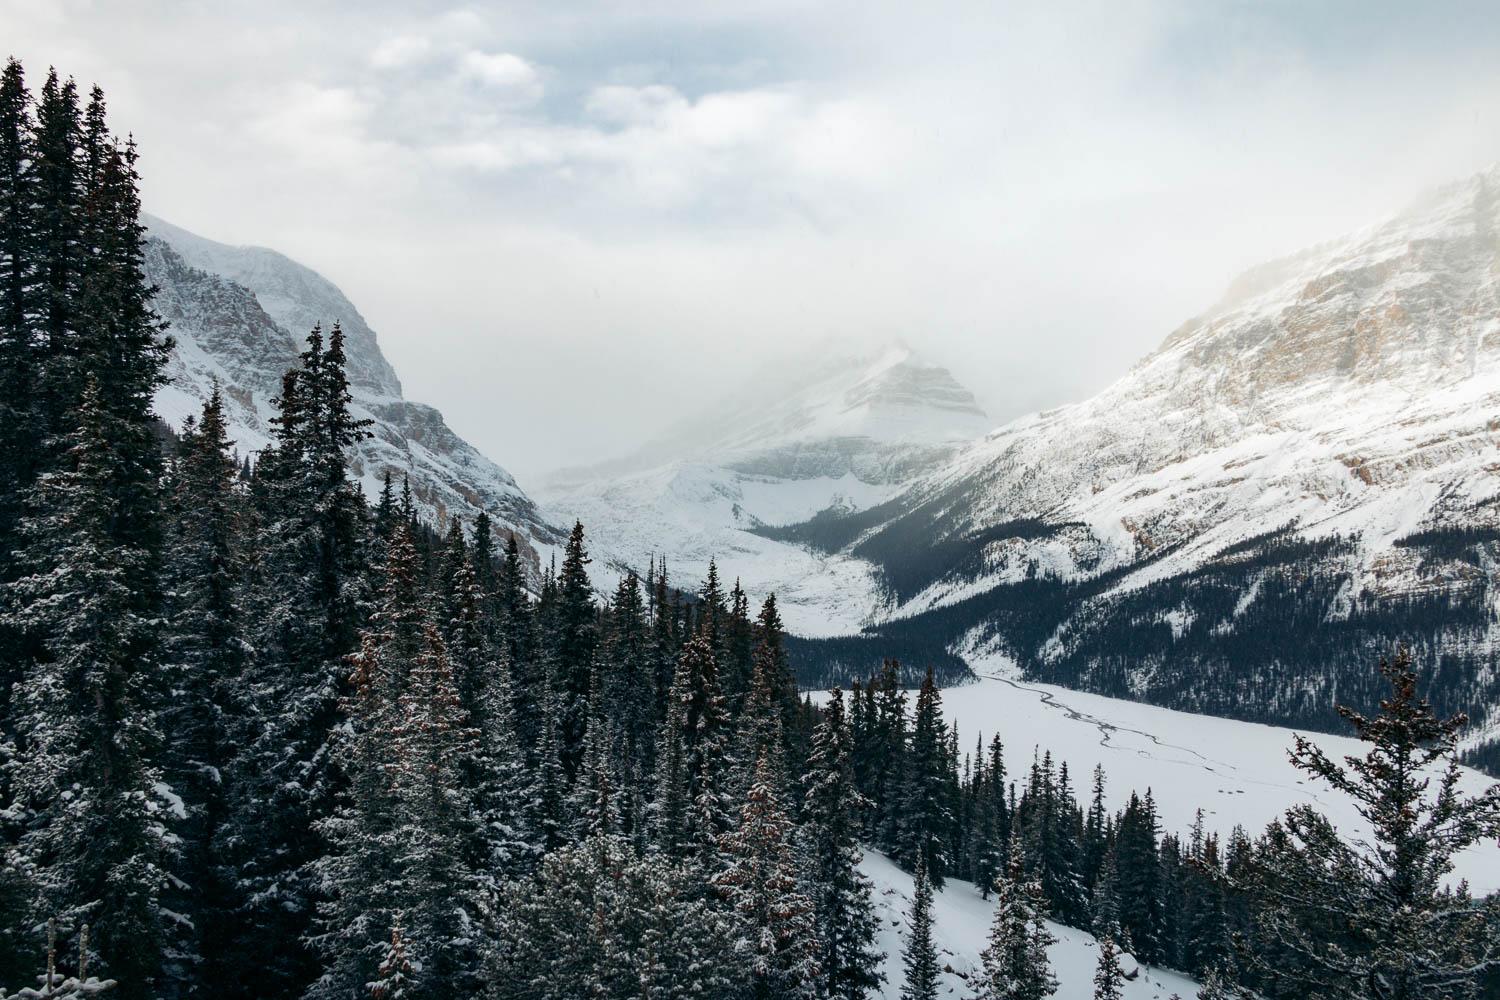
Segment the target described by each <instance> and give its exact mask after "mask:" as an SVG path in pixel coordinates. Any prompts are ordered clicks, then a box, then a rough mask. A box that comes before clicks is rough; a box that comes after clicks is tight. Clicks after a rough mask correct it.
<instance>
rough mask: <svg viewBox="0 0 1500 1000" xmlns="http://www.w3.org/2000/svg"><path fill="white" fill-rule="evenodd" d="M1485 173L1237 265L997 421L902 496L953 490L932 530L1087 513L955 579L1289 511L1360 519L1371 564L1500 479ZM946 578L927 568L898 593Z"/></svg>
mask: <svg viewBox="0 0 1500 1000" xmlns="http://www.w3.org/2000/svg"><path fill="white" fill-rule="evenodd" d="M1497 186H1500V168H1497V169H1496V170H1494V171H1492V172H1491V173H1490V174H1487V175H1483V176H1480V177H1477V178H1475V179H1474V180H1471V181H1468V182H1465V183H1462V184H1456V185H1453V186H1451V187H1449V188H1446V189H1443V190H1441V191H1439V192H1435V193H1434V194H1432V195H1430V196H1429V197H1427V198H1425V199H1423V200H1422V201H1421V202H1419V203H1418V204H1416V205H1414V206H1412V207H1411V208H1410V209H1408V210H1407V211H1406V212H1404V213H1402V214H1400V215H1398V216H1397V217H1395V218H1394V219H1392V220H1390V221H1389V222H1387V223H1385V224H1383V225H1380V226H1377V227H1374V228H1373V229H1371V230H1367V231H1364V232H1361V233H1357V234H1355V235H1353V236H1350V237H1347V238H1345V239H1343V240H1340V241H1337V242H1335V243H1332V244H1329V245H1326V246H1323V247H1318V248H1314V249H1311V250H1308V251H1305V252H1303V253H1302V254H1299V255H1296V256H1294V257H1291V258H1288V259H1286V260H1282V261H1277V262H1274V263H1272V264H1268V265H1265V266H1263V267H1261V268H1257V269H1256V270H1254V271H1252V272H1250V273H1249V274H1247V275H1244V276H1242V277H1241V278H1240V279H1238V280H1237V281H1236V282H1235V283H1234V284H1233V286H1231V288H1230V291H1229V293H1228V294H1227V295H1226V297H1225V299H1224V300H1223V301H1221V302H1220V303H1219V304H1218V305H1217V306H1215V307H1214V308H1213V309H1212V310H1211V311H1210V312H1208V313H1207V314H1206V315H1205V316H1203V317H1201V318H1198V319H1194V320H1190V321H1189V322H1188V323H1186V324H1184V325H1183V327H1181V328H1180V329H1179V330H1178V331H1176V332H1175V333H1173V334H1172V335H1171V336H1170V337H1168V338H1167V340H1166V341H1165V343H1163V345H1162V346H1161V347H1160V348H1159V349H1158V350H1157V351H1156V352H1154V353H1153V354H1152V355H1150V356H1149V357H1147V358H1145V359H1144V360H1143V361H1141V362H1140V363H1139V364H1138V365H1137V366H1136V367H1135V368H1134V369H1133V370H1132V371H1131V372H1130V373H1129V374H1127V375H1126V376H1125V377H1123V378H1122V379H1120V380H1119V381H1118V382H1116V383H1115V384H1113V385H1112V386H1110V387H1109V388H1108V389H1106V390H1105V391H1104V392H1102V393H1100V394H1099V395H1098V396H1096V397H1094V398H1092V399H1089V400H1086V401H1084V402H1081V403H1077V404H1074V405H1071V406H1066V407H1062V408H1060V409H1057V410H1051V411H1047V412H1043V413H1038V414H1033V415H1031V416H1028V417H1023V418H1021V419H1019V420H1016V421H1014V422H1012V423H1010V424H1007V425H1005V426H1004V427H1001V428H999V429H998V430H996V431H994V432H993V433H991V434H989V435H988V436H987V437H986V438H985V439H984V440H983V441H981V442H978V443H976V444H975V445H973V446H972V447H971V448H969V449H967V450H966V451H965V453H964V454H963V455H961V456H960V457H959V458H958V459H957V460H955V461H954V462H953V463H951V464H949V465H948V466H946V467H944V468H943V469H942V470H940V471H938V472H936V473H934V474H932V475H931V476H929V477H926V478H924V479H923V480H921V481H919V482H917V483H915V484H914V485H913V487H912V489H911V492H910V494H909V498H908V501H907V506H909V507H918V506H921V505H924V504H935V503H938V502H942V503H944V504H947V505H949V506H948V512H949V515H950V516H949V518H948V520H947V521H946V522H945V523H944V524H943V526H942V532H943V534H945V535H948V536H951V535H955V534H963V533H966V532H972V531H975V530H977V529H982V528H985V527H988V526H992V525H995V524H998V523H1003V522H1006V521H1012V520H1017V519H1023V518H1043V519H1046V520H1048V521H1050V522H1053V523H1055V524H1063V523H1072V524H1074V525H1080V526H1082V527H1084V528H1086V533H1084V534H1080V535H1078V536H1077V537H1075V538H1073V539H1071V540H1070V541H1069V543H1068V544H1067V545H1065V546H1064V547H1063V549H1061V550H1059V549H1058V548H1057V546H1055V545H1054V544H1052V539H1045V540H1039V541H1038V542H1037V544H1035V545H1030V546H1020V547H1015V548H1014V550H1013V551H1005V552H1001V551H999V549H1000V548H1001V547H1000V546H997V551H996V553H995V558H994V560H993V562H994V566H993V568H992V571H991V572H990V573H988V574H986V575H985V577H984V579H983V580H978V581H973V580H971V581H965V584H966V585H967V586H968V587H970V588H972V586H973V585H975V584H976V583H977V584H979V585H980V586H983V585H984V584H985V583H986V582H988V583H991V584H993V583H998V582H1003V581H1005V580H1008V579H1014V578H1016V576H1017V574H1019V573H1021V572H1024V570H1025V567H1026V566H1027V565H1028V562H1029V561H1030V560H1031V559H1032V558H1033V557H1035V558H1036V559H1037V561H1038V562H1039V563H1040V565H1041V567H1042V568H1043V569H1044V570H1045V571H1048V572H1053V573H1056V574H1059V575H1063V576H1067V575H1074V574H1085V575H1087V574H1097V573H1100V572H1104V571H1107V570H1109V569H1112V568H1115V567H1117V566H1120V565H1125V564H1129V563H1131V562H1133V561H1135V560H1137V559H1138V558H1139V557H1140V556H1141V555H1143V554H1149V553H1154V552H1160V551H1163V550H1166V549H1174V551H1173V554H1172V556H1171V558H1170V559H1168V560H1167V561H1165V562H1161V563H1157V564H1155V565H1154V566H1153V567H1152V570H1151V572H1152V573H1154V574H1157V575H1169V574H1172V573H1174V572H1180V571H1182V570H1183V569H1186V568H1189V567H1191V566H1192V565H1195V564H1197V563H1200V562H1202V561H1203V560H1205V559H1207V558H1209V557H1211V556H1212V555H1213V554H1214V553H1215V552H1216V551H1217V550H1219V549H1222V548H1223V547H1224V546H1226V545H1228V544H1230V543H1232V542H1235V541H1239V540H1241V539H1244V538H1248V537H1251V536H1253V535H1256V534H1260V533H1263V532H1267V531H1271V530H1274V529H1276V528H1279V527H1281V526H1283V525H1286V524H1288V523H1289V522H1295V523H1296V524H1297V525H1299V526H1300V527H1301V529H1302V531H1303V532H1304V533H1305V534H1306V535H1308V536H1312V537H1316V536H1321V535H1329V534H1332V533H1335V532H1341V533H1345V534H1349V533H1359V534H1360V535H1361V536H1362V537H1363V539H1364V541H1365V546H1366V547H1365V553H1366V558H1365V560H1364V563H1365V566H1366V567H1367V568H1368V567H1373V565H1374V563H1375V562H1376V561H1377V557H1378V556H1379V555H1380V554H1382V553H1386V552H1388V551H1389V548H1390V542H1391V541H1392V540H1393V539H1395V538H1397V537H1400V536H1402V535H1404V534H1408V533H1410V532H1411V531H1413V530H1414V529H1416V528H1417V527H1419V526H1424V525H1428V524H1431V523H1433V522H1435V521H1441V520H1443V519H1452V518H1455V517H1458V516H1463V515H1467V514H1468V513H1470V512H1471V511H1472V510H1473V508H1475V507H1476V506H1479V505H1483V504H1486V503H1487V502H1489V501H1491V500H1493V499H1494V498H1495V496H1496V495H1497V493H1500V433H1497V430H1500V425H1497V424H1496V423H1495V419H1494V418H1495V417H1496V414H1497V412H1500V336H1497V334H1500V281H1497V274H1500V240H1497V237H1496V228H1495V227H1496V225H1497V224H1500V218H1497V212H1496V208H1497V206H1496V202H1495V200H1494V197H1493V194H1492V192H1493V191H1494V190H1495V189H1496V187H1497ZM955 496H959V497H961V498H962V499H961V503H960V504H959V505H958V506H957V507H956V508H955V507H953V506H952V501H953V499H954V498H955ZM939 498H941V500H939ZM1486 516H1487V517H1489V518H1490V519H1491V520H1493V514H1487V515H1486ZM1138 582H1139V581H1138V580H1136V579H1134V578H1131V577H1127V578H1125V579H1124V580H1122V582H1121V584H1120V585H1121V586H1122V587H1129V586H1132V585H1134V584H1136V583H1138ZM957 589H959V588H956V587H954V586H953V582H952V581H942V580H938V581H933V583H932V585H931V586H930V587H929V588H928V589H926V590H925V591H923V592H922V593H921V594H920V595H918V596H917V597H916V598H914V599H913V600H912V601H911V602H910V603H909V606H908V610H918V609H920V608H923V607H927V606H930V605H932V604H934V603H941V602H943V601H946V600H951V599H952V598H953V597H954V596H955V593H956V590H957Z"/></svg>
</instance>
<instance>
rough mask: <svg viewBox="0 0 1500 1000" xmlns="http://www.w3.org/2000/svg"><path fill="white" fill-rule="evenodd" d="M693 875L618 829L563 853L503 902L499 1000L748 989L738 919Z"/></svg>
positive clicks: (681, 998) (695, 994)
mask: <svg viewBox="0 0 1500 1000" xmlns="http://www.w3.org/2000/svg"><path fill="white" fill-rule="evenodd" d="M731 917H732V915H731V914H729V913H726V912H725V910H724V908H723V907H722V906H721V905H719V904H717V903H711V902H710V901H709V900H707V899H705V898H703V897H702V895H701V894H700V893H697V892H695V891H694V887H693V886H692V885H691V884H690V883H689V881H688V876H687V873H686V872H684V871H683V870H682V869H681V868H680V867H677V866H674V865H671V864H669V863H665V862H664V861H661V860H658V859H653V858H646V859H642V858H640V857H638V856H637V855H636V854H635V852H634V851H633V850H631V848H630V845H629V843H628V842H627V841H626V840H625V839H623V838H621V837H618V836H594V837H590V838H589V839H587V840H585V841H583V842H582V843H579V844H575V845H570V846H567V847H564V848H562V849H560V850H557V851H554V852H552V853H551V854H549V855H547V857H546V858H545V859H544V860H543V862H542V865H541V868H540V870H539V871H538V872H537V876H536V878H535V879H525V880H522V881H519V882H516V883H513V884H512V885H511V886H509V887H508V889H507V891H506V894H505V897H504V898H503V899H502V900H501V902H500V905H499V906H498V907H497V908H496V926H495V930H494V933H493V935H492V936H491V940H492V941H493V943H494V949H493V953H492V955H491V956H490V960H489V965H488V969H489V972H488V975H487V980H488V992H489V995H490V996H492V997H494V998H495V1000H576V998H578V997H604V998H620V1000H625V998H635V997H641V998H650V1000H697V998H699V997H738V996H743V995H744V992H743V987H744V985H745V976H744V974H743V970H742V968H741V963H740V961H739V959H738V957H737V956H736V955H734V954H733V953H732V952H731V951H730V948H731V947H732V942H733V941H734V939H735V937H736V927H735V924H736V921H735V920H733V919H731Z"/></svg>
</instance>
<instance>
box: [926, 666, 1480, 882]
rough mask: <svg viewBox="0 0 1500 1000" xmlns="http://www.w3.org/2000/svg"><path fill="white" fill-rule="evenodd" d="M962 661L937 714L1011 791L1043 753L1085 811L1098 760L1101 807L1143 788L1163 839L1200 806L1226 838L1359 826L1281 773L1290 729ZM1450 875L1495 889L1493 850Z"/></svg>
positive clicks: (1473, 853) (1286, 768)
mask: <svg viewBox="0 0 1500 1000" xmlns="http://www.w3.org/2000/svg"><path fill="white" fill-rule="evenodd" d="M970 666H971V667H972V668H973V670H974V672H975V673H976V674H978V675H979V677H980V680H979V681H978V682H977V683H974V684H966V685H963V686H961V687H952V688H948V689H946V690H945V691H943V713H944V715H945V716H946V718H947V721H948V723H949V725H954V724H956V725H957V726H958V736H959V747H960V753H963V754H973V752H974V741H975V738H976V737H978V736H980V735H983V737H984V741H985V744H986V746H988V744H989V740H990V737H991V736H993V735H996V734H998V735H999V737H1000V740H1001V742H1002V743H1003V744H1004V747H1005V767H1006V770H1007V771H1008V772H1009V779H1010V780H1014V781H1016V782H1018V783H1019V784H1021V785H1024V783H1025V781H1026V776H1027V774H1028V773H1029V772H1030V769H1031V762H1032V756H1033V754H1034V753H1037V752H1046V751H1049V750H1050V751H1051V752H1052V759H1053V761H1054V762H1055V763H1056V764H1058V765H1061V764H1062V763H1064V762H1066V763H1067V765H1068V777H1069V780H1070V781H1071V782H1072V784H1073V787H1074V791H1075V794H1076V795H1077V797H1078V800H1079V801H1080V802H1081V803H1083V804H1084V805H1085V806H1086V805H1087V803H1088V798H1089V794H1090V784H1091V782H1092V780H1093V772H1094V765H1095V764H1102V765H1104V774H1105V795H1106V799H1107V801H1108V804H1109V807H1110V809H1111V810H1115V809H1121V808H1124V806H1125V803H1126V801H1127V800H1128V799H1129V797H1130V793H1131V791H1136V792H1140V793H1141V794H1145V792H1146V789H1148V788H1149V789H1151V791H1152V795H1153V797H1154V798H1155V800H1156V807H1157V814H1158V816H1159V817H1160V819H1161V825H1162V829H1163V831H1164V832H1176V833H1182V834H1185V833H1186V832H1187V831H1188V830H1189V829H1191V827H1192V825H1193V818H1194V814H1195V813H1196V812H1197V810H1198V809H1200V808H1201V809H1202V810H1203V816H1204V826H1205V827H1206V828H1207V829H1208V830H1209V831H1218V832H1219V833H1220V834H1222V835H1225V836H1227V835H1228V833H1229V831H1230V830H1231V829H1232V828H1233V827H1234V826H1235V824H1239V825H1241V826H1243V827H1244V828H1245V830H1246V832H1248V833H1249V834H1250V835H1251V836H1254V835H1256V834H1258V833H1260V832H1261V831H1262V830H1264V829H1265V827H1266V824H1267V823H1269V822H1271V820H1273V819H1275V818H1276V817H1278V816H1280V815H1281V814H1282V813H1283V812H1285V811H1286V809H1287V807H1288V806H1291V805H1293V804H1295V803H1298V802H1308V803H1311V804H1312V805H1314V806H1315V807H1316V808H1317V809H1318V810H1319V811H1320V812H1322V813H1323V814H1324V815H1326V816H1328V817H1329V819H1331V820H1332V821H1333V822H1334V824H1335V825H1336V826H1337V827H1338V829H1339V830H1340V831H1343V832H1344V833H1345V834H1346V835H1354V836H1358V835H1362V832H1363V831H1365V830H1367V827H1366V826H1365V824H1364V822H1363V820H1361V819H1360V817H1359V816H1358V814H1356V813H1355V811H1354V808H1353V806H1352V804H1351V803H1350V802H1349V801H1348V800H1347V799H1344V798H1342V797H1340V796H1337V795H1335V794H1333V793H1331V792H1330V791H1329V789H1328V788H1327V787H1325V786H1323V785H1320V784H1318V783H1317V782H1314V781H1311V780H1309V779H1308V778H1307V777H1306V776H1305V775H1304V774H1303V773H1302V772H1300V771H1298V770H1297V769H1296V768H1294V767H1292V765H1291V762H1290V761H1289V760H1288V758H1287V751H1288V749H1289V748H1290V747H1291V746H1292V742H1293V736H1294V732H1295V731H1294V730H1291V729H1285V728H1282V727H1279V726H1265V725H1259V724H1256V723H1251V722H1236V721H1233V720H1230V719H1220V718H1216V717H1214V716H1208V715H1194V714H1192V713H1189V712H1176V711H1172V710H1171V709H1165V708H1158V707H1156V706H1154V705H1146V704H1142V703H1140V702H1134V701H1124V700H1121V699H1117V698H1105V697H1103V696H1101V695H1095V694H1085V693H1083V692H1079V691H1070V690H1068V689H1067V688H1061V687H1056V686H1053V685H1050V684H1033V683H1031V682H1029V681H1022V680H1019V679H1017V678H1016V676H1015V671H1014V669H1013V668H1012V667H1011V666H1010V665H1009V664H1008V663H1007V662H1006V661H1004V660H1001V659H994V660H975V661H972V662H971V663H970ZM912 696H913V697H915V692H913V693H912ZM1308 735H1309V736H1310V737H1311V738H1312V739H1313V741H1314V742H1316V743H1317V744H1318V745H1319V746H1321V747H1322V748H1323V749H1324V750H1325V751H1326V752H1327V753H1328V754H1329V755H1330V756H1333V757H1335V758H1337V757H1338V756H1342V755H1350V754H1352V755H1356V756H1361V757H1362V756H1364V754H1365V752H1366V750H1367V746H1366V745H1365V744H1362V743H1360V742H1359V741H1358V740H1356V739H1352V738H1349V737H1341V736H1329V735H1327V734H1324V733H1308ZM1492 783H1493V781H1492V779H1490V778H1488V777H1486V776H1485V775H1483V774H1480V773H1479V772H1477V771H1471V770H1467V769H1466V771H1465V774H1464V779H1463V781H1462V784H1461V789H1462V790H1463V792H1464V793H1465V794H1468V795H1474V794H1477V793H1479V792H1481V791H1483V790H1484V789H1485V788H1488V787H1489V786H1490V785H1491V784H1492ZM1456 874H1457V876H1458V877H1460V878H1464V879H1467V880H1468V882H1469V885H1470V887H1471V888H1472V889H1473V890H1474V891H1475V892H1477V893H1481V894H1483V893H1491V892H1496V891H1500V845H1497V844H1495V843H1494V842H1489V841H1486V842H1483V843H1480V844H1477V845H1475V846H1474V847H1471V848H1470V849H1469V850H1468V851H1466V852H1464V853H1463V854H1462V855H1460V856H1459V858H1458V864H1457V869H1456Z"/></svg>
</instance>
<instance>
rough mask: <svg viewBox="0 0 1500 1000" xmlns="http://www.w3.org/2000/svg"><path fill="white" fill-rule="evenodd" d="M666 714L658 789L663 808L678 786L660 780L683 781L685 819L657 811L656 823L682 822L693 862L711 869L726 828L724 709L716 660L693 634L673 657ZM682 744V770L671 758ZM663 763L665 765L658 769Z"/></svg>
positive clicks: (705, 642)
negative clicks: (668, 784)
mask: <svg viewBox="0 0 1500 1000" xmlns="http://www.w3.org/2000/svg"><path fill="white" fill-rule="evenodd" d="M668 703H669V707H668V714H667V721H666V724H665V728H666V730H667V732H665V733H664V735H663V741H662V751H663V753H665V754H666V755H667V759H666V761H665V764H663V762H662V758H661V757H659V758H658V765H657V766H658V771H659V773H660V774H661V778H659V779H658V789H659V791H661V793H662V794H663V796H664V798H663V803H662V810H666V809H668V808H669V806H670V808H673V809H675V808H676V804H675V802H676V798H677V796H678V795H679V794H680V792H679V791H678V790H677V789H674V788H668V787H664V786H663V785H662V780H663V779H668V778H669V779H670V780H671V781H672V782H680V781H684V780H685V781H686V782H687V785H686V788H687V803H686V818H685V820H683V819H681V818H671V817H669V816H668V815H667V814H666V813H665V812H659V813H658V824H659V826H660V828H661V829H663V830H666V829H669V828H672V827H674V826H675V825H677V824H678V823H685V832H684V835H685V836H686V838H687V841H688V842H689V843H690V844H691V845H692V850H693V852H694V853H695V855H696V857H697V859H698V861H699V862H700V863H702V864H703V865H704V866H705V869H707V870H712V868H713V865H714V856H715V853H716V850H717V844H718V840H719V836H720V834H722V833H723V832H724V831H725V830H727V829H728V828H729V825H730V823H729V807H730V800H729V796H728V790H727V788H726V787H725V785H726V782H727V778H728V774H727V767H726V765H727V747H726V744H727V741H728V728H729V714H728V711H727V710H726V709H725V707H724V694H723V692H722V691H721V690H720V688H719V671H718V663H717V662H716V661H715V659H714V655H713V651H712V649H711V648H710V646H709V643H708V640H707V639H706V638H705V637H703V636H701V635H700V636H697V637H695V638H694V639H693V640H692V641H691V642H689V643H688V644H687V646H686V647H684V649H683V651H682V656H681V657H680V658H679V659H678V661H677V673H676V676H675V677H674V678H673V680H672V690H671V692H670V693H669V695H668ZM677 741H680V743H681V750H680V753H681V761H682V764H681V771H680V773H679V772H677V771H676V768H677V764H676V761H675V759H674V757H675V755H676V754H677V753H678V752H679V751H678V749H677V747H676V743H677ZM664 767H665V770H663V768H664Z"/></svg>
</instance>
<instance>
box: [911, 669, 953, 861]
mask: <svg viewBox="0 0 1500 1000" xmlns="http://www.w3.org/2000/svg"><path fill="white" fill-rule="evenodd" d="M941 705H942V701H941V696H940V695H939V694H938V688H937V681H936V679H935V678H934V677H933V673H932V671H931V670H930V669H929V670H928V671H927V675H926V676H925V677H924V678H923V679H922V688H921V690H920V691H919V692H918V693H917V707H916V713H915V716H914V717H913V719H912V729H911V748H910V751H909V753H908V755H907V760H906V774H905V782H904V785H903V787H902V791H901V815H900V819H899V822H900V824H901V831H902V833H901V859H902V860H903V861H905V862H906V863H907V864H913V865H914V864H915V863H916V858H917V857H918V856H920V857H921V858H922V863H923V864H924V865H925V866H926V868H927V875H928V877H929V878H930V879H931V880H932V884H933V885H934V886H935V887H937V888H942V885H943V877H944V876H945V875H946V874H947V873H948V870H949V867H950V865H951V864H952V859H951V858H950V857H949V834H950V832H951V830H952V825H953V820H954V817H953V810H952V807H951V803H950V801H949V797H948V795H947V794H946V788H947V784H948V782H949V780H950V778H951V775H952V768H951V767H950V766H949V757H948V749H947V743H948V741H947V727H946V726H945V725H944V723H943V717H942V714H941Z"/></svg>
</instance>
